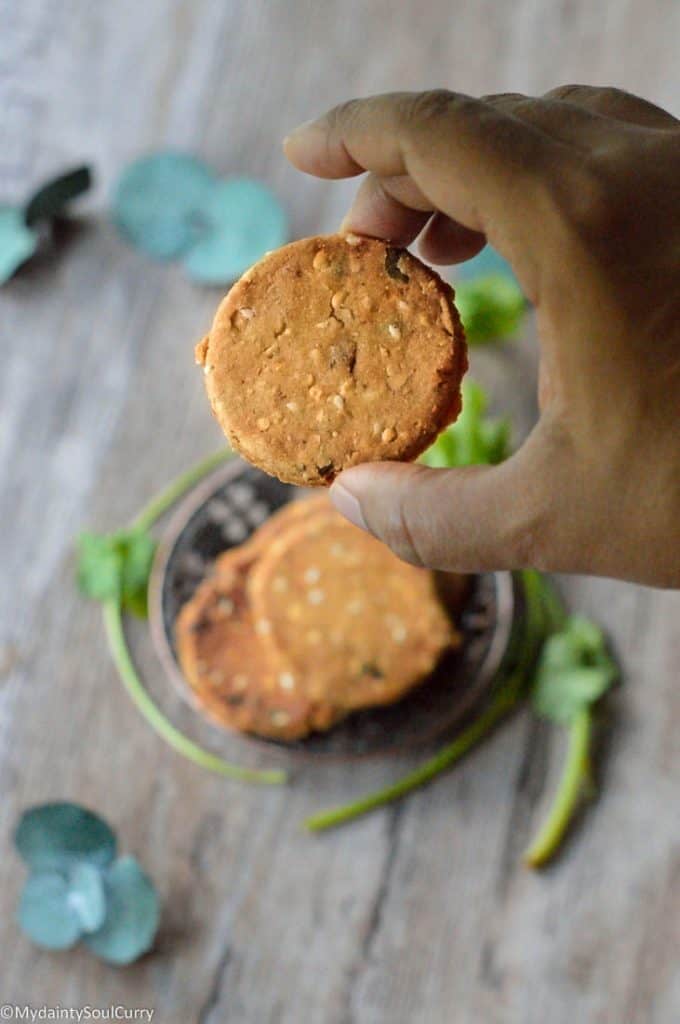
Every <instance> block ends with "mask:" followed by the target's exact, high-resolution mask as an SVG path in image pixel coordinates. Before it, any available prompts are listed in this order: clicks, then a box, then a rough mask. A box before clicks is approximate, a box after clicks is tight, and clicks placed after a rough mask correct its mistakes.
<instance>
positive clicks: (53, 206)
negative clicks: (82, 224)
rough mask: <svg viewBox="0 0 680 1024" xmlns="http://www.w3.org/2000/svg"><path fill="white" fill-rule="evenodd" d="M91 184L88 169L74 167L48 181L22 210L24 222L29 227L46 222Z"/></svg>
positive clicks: (85, 190)
mask: <svg viewBox="0 0 680 1024" xmlns="http://www.w3.org/2000/svg"><path fill="white" fill-rule="evenodd" d="M91 184H92V172H91V170H90V168H89V167H87V166H86V165H83V166H82V167H75V168H74V169H73V170H71V171H66V173H64V174H60V175H59V177H57V178H53V179H52V181H48V182H47V183H46V184H45V185H43V186H42V188H39V189H38V191H37V192H35V193H34V195H33V196H32V197H31V198H30V199H29V201H28V203H27V204H26V206H25V209H24V220H25V222H26V224H27V225H28V226H29V227H31V226H32V225H33V224H36V223H37V222H38V221H40V220H48V219H51V218H52V217H56V216H57V215H58V214H60V213H61V212H62V211H63V209H64V207H65V206H66V205H67V203H70V202H71V201H72V200H73V199H76V198H77V197H78V196H79V195H82V194H83V192H87V190H88V189H89V188H90V186H91Z"/></svg>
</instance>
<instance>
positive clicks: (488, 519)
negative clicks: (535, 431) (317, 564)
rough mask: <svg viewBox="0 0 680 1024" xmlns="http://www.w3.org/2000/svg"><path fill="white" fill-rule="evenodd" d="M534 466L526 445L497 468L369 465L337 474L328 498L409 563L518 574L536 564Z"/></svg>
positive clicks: (537, 509) (537, 484) (538, 519)
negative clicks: (519, 569)
mask: <svg viewBox="0 0 680 1024" xmlns="http://www.w3.org/2000/svg"><path fill="white" fill-rule="evenodd" d="M531 461H532V453H531V451H530V450H529V449H528V445H525V446H524V448H522V449H520V451H519V452H517V453H516V454H515V455H514V456H513V457H512V458H510V459H508V460H507V461H506V462H504V463H502V464H501V465H499V466H469V467H466V468H464V469H427V468H426V467H425V466H420V465H403V464H399V463H392V462H382V463H369V464H366V465H362V466H356V467H353V468H352V469H348V470H345V472H344V473H341V474H340V476H339V477H338V478H337V480H336V481H335V483H334V484H333V486H332V487H331V490H330V496H331V500H332V501H333V504H334V505H335V507H336V508H337V509H338V511H339V512H341V513H342V514H343V515H344V516H345V517H346V518H347V519H349V520H350V522H352V523H354V525H355V526H359V527H361V528H362V529H364V530H367V531H369V532H370V533H372V534H373V536H375V537H377V538H378V539H379V540H382V541H384V542H385V543H386V544H387V545H388V546H389V547H390V548H391V549H392V551H394V553H395V554H396V555H398V556H399V558H402V559H404V561H406V562H411V563H412V564H413V565H418V566H426V567H427V568H430V569H443V570H446V571H449V572H462V573H466V572H479V571H488V570H498V569H518V568H520V567H522V566H528V565H533V564H534V562H533V559H534V557H535V555H536V548H537V543H538V542H539V541H540V534H541V527H540V523H541V519H542V515H541V512H540V509H541V506H542V500H541V496H540V492H541V490H542V488H541V486H540V475H539V474H537V473H535V472H534V471H532V467H531ZM534 481H535V483H534Z"/></svg>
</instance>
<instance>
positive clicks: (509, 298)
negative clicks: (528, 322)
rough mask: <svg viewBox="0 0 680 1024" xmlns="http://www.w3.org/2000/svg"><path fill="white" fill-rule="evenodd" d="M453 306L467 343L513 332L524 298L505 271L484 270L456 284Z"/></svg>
mask: <svg viewBox="0 0 680 1024" xmlns="http://www.w3.org/2000/svg"><path fill="white" fill-rule="evenodd" d="M455 290H456V308H457V309H458V312H459V313H460V318H461V320H462V321H463V327H464V328H465V335H466V337H467V341H468V344H469V345H481V344H484V343H485V342H488V341H494V340H496V339H497V338H505V337H507V336H508V335H510V334H514V332H515V331H516V330H517V328H518V327H519V325H520V322H521V320H522V317H523V316H524V311H525V308H526V302H525V299H524V296H523V295H522V292H521V290H520V288H519V286H518V285H517V283H516V282H515V281H514V280H513V278H511V277H510V276H509V275H508V274H485V275H483V276H482V277H476V278H474V279H473V280H471V281H459V282H457V284H456V289H455Z"/></svg>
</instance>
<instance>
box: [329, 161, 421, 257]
mask: <svg viewBox="0 0 680 1024" xmlns="http://www.w3.org/2000/svg"><path fill="white" fill-rule="evenodd" d="M431 215H432V206H431V204H430V203H429V202H428V200H427V199H426V198H425V197H424V196H423V194H422V193H421V192H420V190H419V189H418V188H417V187H416V185H414V184H413V182H412V181H411V179H410V178H408V177H405V176H401V177H394V178H386V179H381V178H377V177H376V176H375V175H373V174H369V175H367V177H366V178H365V179H364V180H363V181H362V183H361V185H360V187H359V191H358V192H357V194H356V196H355V198H354V202H353V203H352V206H351V207H350V210H349V213H348V214H347V216H346V217H345V219H344V220H343V222H342V225H341V231H355V232H356V233H357V234H359V235H370V236H372V237H373V238H385V239H387V240H388V241H390V242H394V243H395V245H402V246H406V245H410V244H411V242H412V241H413V239H414V238H415V237H416V236H417V235H419V234H420V232H421V230H422V229H423V227H424V226H425V224H426V223H427V221H428V220H429V218H430V217H431Z"/></svg>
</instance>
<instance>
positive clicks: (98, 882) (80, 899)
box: [68, 861, 106, 932]
mask: <svg viewBox="0 0 680 1024" xmlns="http://www.w3.org/2000/svg"><path fill="white" fill-rule="evenodd" d="M68 904H69V907H70V908H71V910H73V911H74V913H75V915H76V917H77V918H78V921H79V922H80V927H81V930H82V931H83V932H96V931H97V929H98V928H101V926H102V924H103V923H104V919H105V917H106V894H105V892H104V878H103V874H102V869H101V868H99V867H96V866H95V865H94V864H89V863H88V862H87V861H83V862H82V863H80V864H75V865H74V867H73V868H72V869H71V870H70V871H69V873H68Z"/></svg>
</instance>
